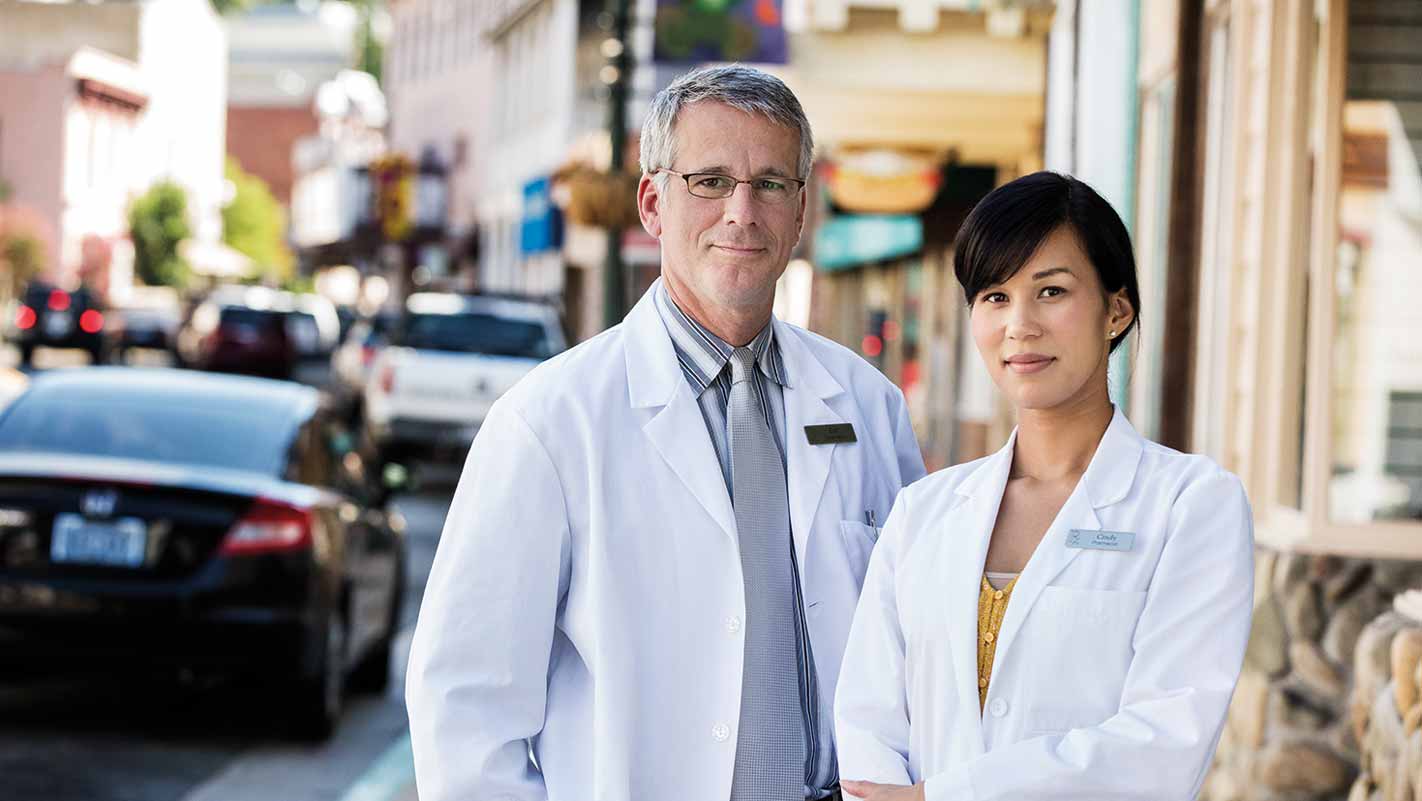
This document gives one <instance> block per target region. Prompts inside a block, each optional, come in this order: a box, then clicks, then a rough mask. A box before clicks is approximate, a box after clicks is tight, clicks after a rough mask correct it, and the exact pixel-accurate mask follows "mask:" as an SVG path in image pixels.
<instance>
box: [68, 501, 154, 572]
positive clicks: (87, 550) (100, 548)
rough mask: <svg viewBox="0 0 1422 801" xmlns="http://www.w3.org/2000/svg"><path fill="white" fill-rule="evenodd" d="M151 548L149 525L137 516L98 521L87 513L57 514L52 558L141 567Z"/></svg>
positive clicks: (89, 563) (78, 562)
mask: <svg viewBox="0 0 1422 801" xmlns="http://www.w3.org/2000/svg"><path fill="white" fill-rule="evenodd" d="M147 550H148V527H147V526H145V525H144V523H143V521H142V520H140V519H138V518H136V517H123V518H119V519H118V520H115V521H95V520H88V519H85V517H84V516H83V515H76V514H61V515H56V516H55V518H54V536H53V538H52V539H51V540H50V548H49V558H50V561H51V562H57V563H64V564H80V565H108V566H112V567H138V566H140V565H142V564H143V561H144V556H145V555H146V553H147Z"/></svg>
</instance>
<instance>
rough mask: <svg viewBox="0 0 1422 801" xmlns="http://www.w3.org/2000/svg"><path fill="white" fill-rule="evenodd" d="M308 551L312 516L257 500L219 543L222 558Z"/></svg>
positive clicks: (288, 507) (285, 506)
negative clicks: (220, 544) (220, 543)
mask: <svg viewBox="0 0 1422 801" xmlns="http://www.w3.org/2000/svg"><path fill="white" fill-rule="evenodd" d="M310 547H311V513H310V512H309V511H307V510H305V509H299V508H297V507H295V506H289V505H287V504H284V503H281V502H279V501H273V500H269V499H267V498H258V499H257V502H256V503H255V504H253V505H252V508H251V509H250V510H248V512H247V514H246V515H245V516H244V517H243V518H242V519H241V520H238V521H237V523H236V525H234V526H232V530H231V531H229V532H227V537H226V538H225V539H223V541H222V551H221V553H222V555H223V556H249V555H252V554H261V553H279V552H282V551H301V550H306V549H307V548H310Z"/></svg>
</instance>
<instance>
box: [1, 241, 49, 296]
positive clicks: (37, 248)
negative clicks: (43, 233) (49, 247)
mask: <svg viewBox="0 0 1422 801" xmlns="http://www.w3.org/2000/svg"><path fill="white" fill-rule="evenodd" d="M43 261H44V246H43V245H41V244H40V241H39V238H38V237H36V236H35V235H34V234H32V233H30V232H29V231H26V230H23V229H17V230H7V229H5V228H3V227H0V282H3V285H0V299H7V298H13V297H15V296H17V295H19V294H20V290H22V289H24V287H25V285H26V284H28V283H29V282H30V279H32V278H34V277H35V276H37V275H39V273H40V269H41V268H42V267H43V266H44V264H43Z"/></svg>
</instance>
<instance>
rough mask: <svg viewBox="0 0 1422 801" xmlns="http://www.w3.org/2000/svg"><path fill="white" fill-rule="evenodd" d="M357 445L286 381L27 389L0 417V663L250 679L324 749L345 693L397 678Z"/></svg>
mask: <svg viewBox="0 0 1422 801" xmlns="http://www.w3.org/2000/svg"><path fill="white" fill-rule="evenodd" d="M351 441H352V438H351V436H350V435H349V433H348V432H347V431H346V430H345V429H344V428H343V427H342V425H341V424H340V423H339V422H338V421H337V420H336V418H335V416H334V415H333V414H332V413H331V412H330V411H329V410H328V409H327V408H325V406H324V405H323V403H322V397H321V395H320V394H319V393H317V392H316V391H315V390H313V389H310V388H308V387H303V386H299V385H296V384H290V383H284V382H279V381H269V380H265V379H257V378H244V377H237V376H219V375H211V374H199V373H191V372H184V371H175V370H141V369H128V368H89V369H78V370H63V371H56V372H54V373H50V374H45V375H42V376H40V377H38V378H35V379H34V380H33V381H32V383H31V385H30V387H29V389H28V390H27V391H26V392H25V393H24V394H22V395H21V396H20V397H19V398H18V399H17V400H15V401H14V403H13V404H11V405H10V406H9V407H7V408H5V410H4V411H3V412H0V663H4V664H7V665H9V666H12V667H21V668H35V667H40V668H60V669H65V668H69V669H74V668H77V669H80V670H84V669H98V670H109V669H112V668H115V667H118V666H125V665H126V666H134V667H140V668H145V669H146V668H150V667H161V668H164V669H167V668H170V667H178V668H182V669H185V670H191V671H197V672H215V673H221V674H229V675H230V674H243V675H246V676H249V677H257V678H258V679H259V680H260V681H261V682H262V685H263V686H264V687H267V688H270V689H272V690H274V691H276V692H275V693H274V698H275V699H276V700H277V701H278V705H277V706H278V709H280V710H281V711H282V712H284V713H286V717H287V718H288V719H289V720H291V721H292V722H293V723H294V724H296V726H297V729H298V733H300V734H304V735H306V736H311V737H317V738H324V737H325V736H327V735H329V734H330V732H331V731H332V729H333V728H334V726H335V724H336V722H337V720H338V719H339V716H340V710H341V705H342V696H343V691H344V689H345V687H346V686H347V684H348V682H349V684H350V686H352V687H353V688H355V687H359V688H364V689H368V690H379V689H383V688H384V687H385V686H386V685H387V683H388V682H389V676H390V650H391V643H392V640H393V638H394V636H395V633H396V630H397V627H398V625H399V619H400V603H401V596H402V584H403V575H404V552H405V543H404V536H403V528H404V524H403V521H402V520H401V519H400V518H399V516H398V514H396V513H393V512H386V511H385V510H384V508H383V507H384V502H385V497H384V496H385V495H386V494H387V492H388V490H389V488H390V487H391V486H393V484H394V483H395V482H393V481H392V482H390V483H389V484H382V482H379V481H375V480H367V479H366V478H365V476H364V475H363V474H364V472H365V470H366V466H365V463H364V462H363V461H362V460H361V457H360V455H359V454H358V453H357V452H356V451H354V450H352V449H351ZM387 472H395V473H398V470H393V471H387Z"/></svg>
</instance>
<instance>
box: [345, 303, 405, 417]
mask: <svg viewBox="0 0 1422 801" xmlns="http://www.w3.org/2000/svg"><path fill="white" fill-rule="evenodd" d="M398 320H399V315H398V314H397V313H395V312H392V311H381V312H378V313H376V314H373V315H371V316H369V317H363V318H361V319H359V320H358V321H356V322H354V323H352V324H351V327H350V330H349V331H348V332H347V333H346V337H345V339H343V340H342V341H341V346H340V347H338V348H336V351H335V352H334V353H332V354H331V393H332V395H334V396H335V399H336V402H337V404H338V406H339V407H340V408H341V409H342V410H344V411H345V413H346V414H347V415H348V419H350V420H352V421H355V420H359V419H360V414H361V405H362V401H363V399H364V395H365V385H366V382H367V381H368V380H369V379H370V368H371V365H373V364H374V363H375V357H376V356H378V355H380V351H381V350H382V349H383V348H384V347H385V346H386V345H388V344H389V343H390V333H391V331H392V330H393V329H394V328H395V323H396V322H397V321H398Z"/></svg>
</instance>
